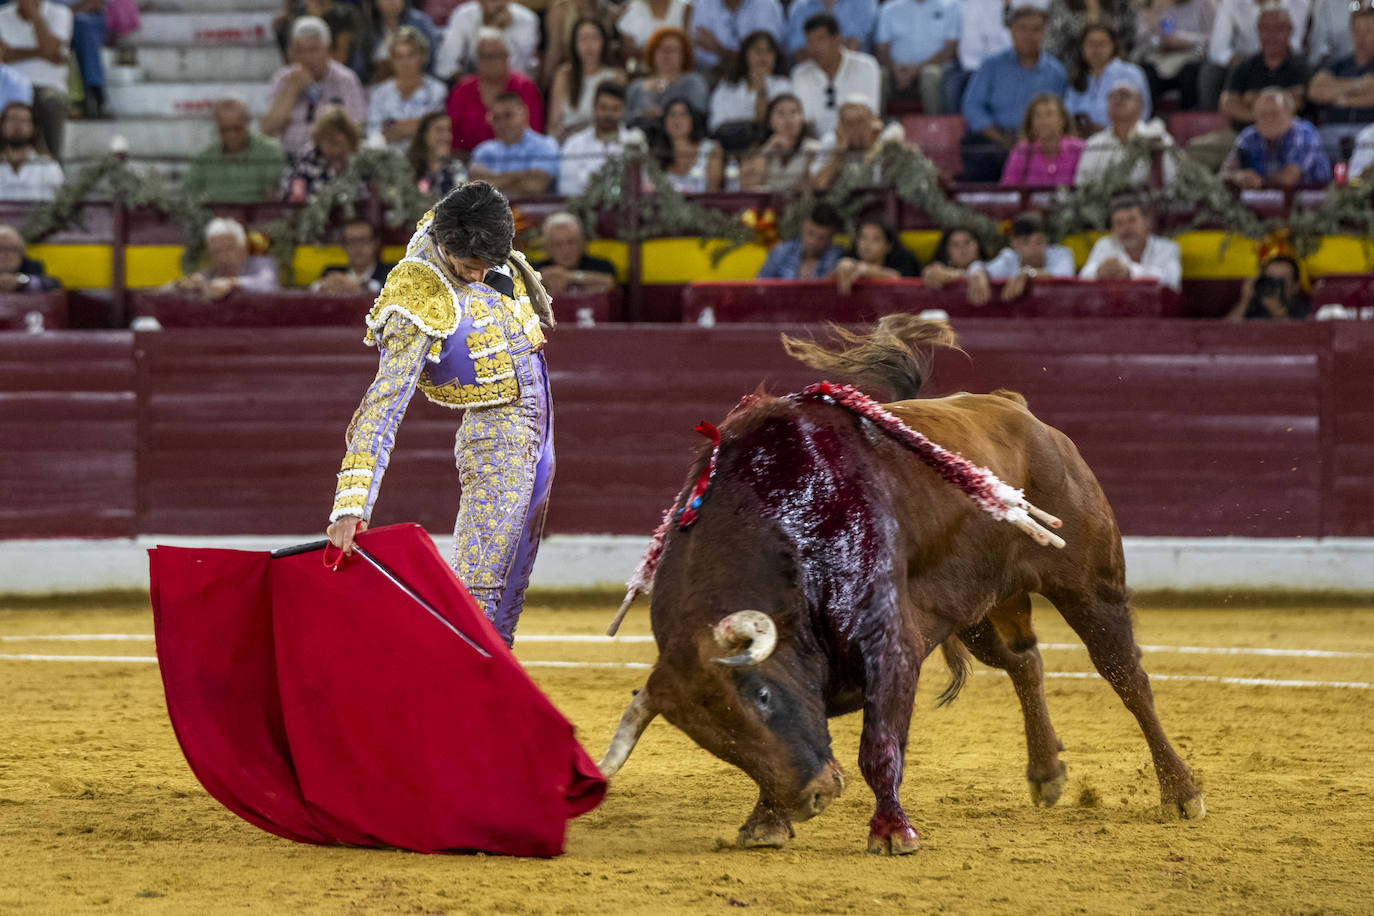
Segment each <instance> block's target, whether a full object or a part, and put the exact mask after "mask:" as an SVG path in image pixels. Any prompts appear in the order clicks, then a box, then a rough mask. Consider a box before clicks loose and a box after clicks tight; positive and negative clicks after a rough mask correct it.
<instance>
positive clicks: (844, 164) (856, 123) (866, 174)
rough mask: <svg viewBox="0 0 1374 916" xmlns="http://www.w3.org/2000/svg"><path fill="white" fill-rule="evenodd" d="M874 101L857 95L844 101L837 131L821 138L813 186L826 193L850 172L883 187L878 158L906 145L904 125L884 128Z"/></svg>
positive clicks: (867, 181) (814, 164) (868, 182)
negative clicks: (885, 150) (885, 149)
mask: <svg viewBox="0 0 1374 916" xmlns="http://www.w3.org/2000/svg"><path fill="white" fill-rule="evenodd" d="M875 108H876V106H875V105H874V104H873V100H872V99H871V98H868V97H866V96H861V95H856V96H851V97H849V98H847V99H844V100H843V103H842V104H841V105H840V114H839V117H838V119H837V120H836V121H835V129H834V130H832V131H829V132H828V133H826V135H825V136H824V137H822V138H821V142H820V146H819V147H818V148H817V149H816V156H815V158H814V159H813V160H812V163H811V186H812V187H813V188H815V189H816V190H818V191H823V190H825V189H826V188H828V187H830V186H831V185H832V184H834V183H835V179H837V178H839V176H840V175H841V174H843V173H844V172H846V171H855V170H857V172H858V173H860V174H861V175H862V177H863V182H864V184H874V185H876V184H881V183H882V180H883V176H882V164H881V162H880V161H879V159H878V154H879V153H880V152H882V149H883V147H885V146H887V145H888V144H889V143H896V144H899V145H900V144H905V143H906V134H905V132H903V130H902V125H900V124H896V123H892V124H888V125H884V124H883V121H882V119H881V118H879V117H878V114H877V112H876V111H875Z"/></svg>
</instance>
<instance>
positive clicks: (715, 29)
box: [691, 0, 786, 72]
mask: <svg viewBox="0 0 1374 916" xmlns="http://www.w3.org/2000/svg"><path fill="white" fill-rule="evenodd" d="M785 27H786V17H785V16H784V14H783V11H782V4H781V3H779V2H778V0H695V2H693V4H692V32H691V34H692V50H693V52H694V53H693V55H692V56H693V59H694V60H695V61H696V67H697V69H698V70H703V71H711V70H716V69H717V68H718V69H719V70H720V71H721V72H724V71H728V70H729V69H730V63H731V61H732V60H733V59H734V56H735V54H736V52H738V51H739V43H740V39H742V38H744V36H745V35H749V34H752V33H753V32H767V33H768V34H770V35H781V34H783V30H784V28H785Z"/></svg>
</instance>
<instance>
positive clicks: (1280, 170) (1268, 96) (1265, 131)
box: [1221, 88, 1331, 188]
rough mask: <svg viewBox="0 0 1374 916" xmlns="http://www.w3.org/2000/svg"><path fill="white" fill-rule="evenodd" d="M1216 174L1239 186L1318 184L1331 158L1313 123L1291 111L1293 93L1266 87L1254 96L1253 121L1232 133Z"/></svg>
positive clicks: (1324, 181)
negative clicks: (1233, 139)
mask: <svg viewBox="0 0 1374 916" xmlns="http://www.w3.org/2000/svg"><path fill="white" fill-rule="evenodd" d="M1221 176H1222V178H1223V179H1225V180H1226V181H1228V182H1230V183H1231V184H1234V185H1235V186H1237V187H1239V188H1259V187H1263V186H1264V185H1266V184H1270V185H1277V186H1278V187H1281V188H1295V187H1297V186H1298V185H1322V184H1329V183H1330V181H1331V161H1330V160H1329V159H1327V158H1326V151H1325V150H1323V149H1322V140H1321V135H1320V134H1318V133H1317V129H1316V128H1315V127H1313V126H1312V124H1311V123H1310V122H1308V121H1305V120H1303V119H1302V118H1299V117H1297V106H1296V104H1295V103H1294V101H1293V96H1292V95H1290V94H1289V93H1288V92H1286V91H1285V90H1283V89H1272V88H1271V89H1266V90H1264V91H1263V92H1261V93H1260V94H1259V98H1258V99H1257V100H1256V101H1255V123H1254V124H1252V125H1250V126H1249V127H1247V128H1245V130H1243V131H1241V133H1240V136H1239V137H1237V138H1236V144H1235V146H1233V147H1232V148H1231V154H1230V155H1229V156H1227V157H1226V162H1225V163H1223V164H1222V167H1221Z"/></svg>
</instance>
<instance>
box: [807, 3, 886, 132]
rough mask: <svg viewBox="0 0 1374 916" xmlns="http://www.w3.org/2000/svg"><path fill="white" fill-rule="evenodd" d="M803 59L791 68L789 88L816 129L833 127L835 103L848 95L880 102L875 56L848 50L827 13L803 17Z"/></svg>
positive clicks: (836, 111)
mask: <svg viewBox="0 0 1374 916" xmlns="http://www.w3.org/2000/svg"><path fill="white" fill-rule="evenodd" d="M804 28H805V29H806V51H807V59H806V60H805V61H803V62H802V63H800V64H797V65H796V66H795V67H793V68H792V91H793V92H795V93H796V94H797V98H799V99H801V103H802V111H803V112H805V113H806V120H808V121H810V122H811V124H812V126H814V127H815V128H816V133H817V134H820V135H824V134H826V133H827V132H828V131H832V130H834V129H835V123H836V121H837V120H838V119H839V104H840V102H843V101H844V100H845V99H847V98H850V97H851V96H863V97H864V98H867V99H871V100H872V101H873V103H874V108H875V109H877V108H879V106H881V105H882V100H883V74H882V68H880V67H879V66H878V60H877V58H875V57H873V56H872V55H870V54H865V53H863V52H862V51H851V50H850V49H849V48H847V47H845V45H844V41H843V39H841V38H840V24H839V22H838V21H837V20H836V19H835V17H834V16H832V15H830V14H829V13H817V14H816V15H814V16H812V17H811V18H810V19H808V20H806V23H805V26H804Z"/></svg>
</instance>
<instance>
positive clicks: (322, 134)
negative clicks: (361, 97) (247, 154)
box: [279, 105, 363, 203]
mask: <svg viewBox="0 0 1374 916" xmlns="http://www.w3.org/2000/svg"><path fill="white" fill-rule="evenodd" d="M310 139H311V147H310V149H309V150H307V151H306V152H305V153H304V154H303V155H300V156H297V157H296V158H295V159H294V160H292V162H291V168H289V169H288V170H287V172H286V174H285V175H283V176H282V179H281V187H280V189H279V191H280V194H281V199H282V200H283V201H286V202H288V203H303V202H304V201H305V200H306V199H308V198H309V197H311V196H312V195H314V194H315V193H316V192H318V191H319V190H320V188H322V187H324V186H325V185H326V184H328V183H329V182H331V181H333V180H334V179H335V178H338V177H340V176H341V175H343V173H344V172H346V171H348V167H349V165H351V164H352V162H353V157H354V156H356V155H357V154H358V147H359V146H360V145H361V144H362V141H363V129H362V128H361V127H359V126H358V123H357V122H356V121H354V120H353V119H352V118H350V117H349V116H348V113H347V112H345V111H344V110H343V109H342V108H340V107H339V106H337V105H326V106H325V107H324V108H322V109H321V110H320V113H319V115H318V116H316V118H315V129H314V130H313V131H311V134H310ZM362 193H363V189H362V188H358V189H357V195H361V194H362ZM355 196H356V195H355Z"/></svg>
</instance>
